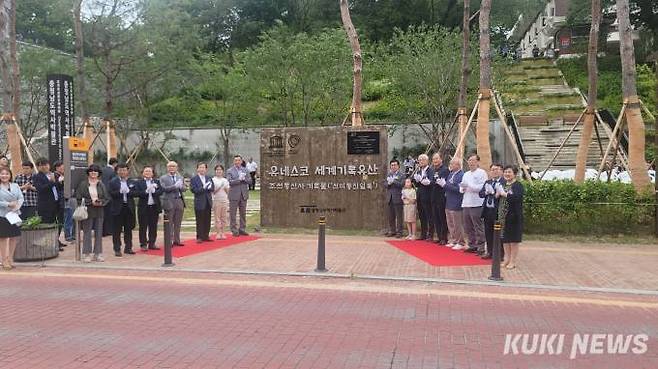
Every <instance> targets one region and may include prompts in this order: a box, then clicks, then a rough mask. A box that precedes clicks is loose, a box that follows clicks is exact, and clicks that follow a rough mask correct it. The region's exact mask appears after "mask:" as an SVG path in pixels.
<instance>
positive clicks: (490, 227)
mask: <svg viewBox="0 0 658 369" xmlns="http://www.w3.org/2000/svg"><path fill="white" fill-rule="evenodd" d="M486 211H491V210H485V212H486ZM494 224H496V216H495V215H492V214H485V216H484V237H485V239H486V240H487V253H488V254H489V255H493V247H494ZM499 250H500V260H503V258H504V257H505V249H504V248H503V244H502V243H501V244H500V248H499Z"/></svg>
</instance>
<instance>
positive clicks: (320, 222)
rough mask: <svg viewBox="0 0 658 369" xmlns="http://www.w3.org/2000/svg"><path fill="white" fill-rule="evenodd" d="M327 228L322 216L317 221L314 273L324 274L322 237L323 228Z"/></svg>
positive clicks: (325, 220)
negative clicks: (316, 260) (316, 252)
mask: <svg viewBox="0 0 658 369" xmlns="http://www.w3.org/2000/svg"><path fill="white" fill-rule="evenodd" d="M326 226H327V218H326V217H324V216H322V217H320V219H319V220H318V267H317V268H315V271H316V272H326V271H327V269H326V268H325V266H324V235H325V227H326Z"/></svg>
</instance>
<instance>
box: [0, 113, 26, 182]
mask: <svg viewBox="0 0 658 369" xmlns="http://www.w3.org/2000/svg"><path fill="white" fill-rule="evenodd" d="M0 121H2V122H4V123H5V126H6V127H7V128H6V130H7V146H8V149H9V152H10V153H11V170H12V172H14V173H18V172H19V171H20V170H21V164H22V162H23V158H22V153H21V142H20V134H18V132H20V127H18V124H17V122H16V116H15V115H14V113H5V114H2V116H1V117H0Z"/></svg>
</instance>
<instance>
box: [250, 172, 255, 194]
mask: <svg viewBox="0 0 658 369" xmlns="http://www.w3.org/2000/svg"><path fill="white" fill-rule="evenodd" d="M249 175H250V176H251V184H250V185H249V189H250V190H255V189H256V172H249Z"/></svg>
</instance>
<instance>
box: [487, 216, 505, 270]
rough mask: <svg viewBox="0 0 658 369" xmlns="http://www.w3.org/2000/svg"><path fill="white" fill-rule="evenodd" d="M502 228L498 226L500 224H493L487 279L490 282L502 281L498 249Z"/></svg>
mask: <svg viewBox="0 0 658 369" xmlns="http://www.w3.org/2000/svg"><path fill="white" fill-rule="evenodd" d="M502 228H503V227H502V226H501V225H500V222H496V224H494V232H493V239H494V244H493V252H492V255H491V276H490V277H489V279H490V280H492V281H502V280H503V277H501V276H500V247H501V239H500V233H501V230H502Z"/></svg>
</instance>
